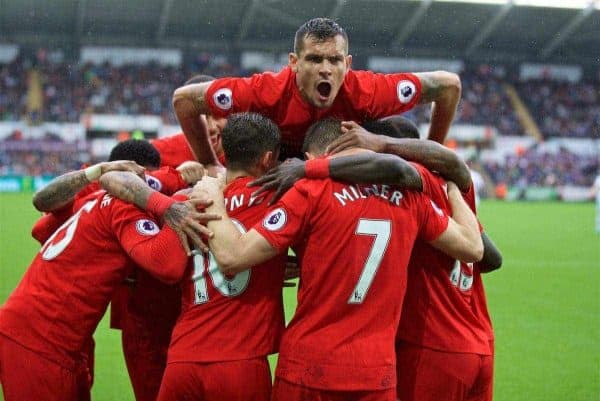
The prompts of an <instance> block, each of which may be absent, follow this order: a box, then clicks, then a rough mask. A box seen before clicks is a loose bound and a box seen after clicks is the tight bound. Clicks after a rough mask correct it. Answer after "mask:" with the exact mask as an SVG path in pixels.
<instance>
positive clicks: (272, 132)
mask: <svg viewBox="0 0 600 401" xmlns="http://www.w3.org/2000/svg"><path fill="white" fill-rule="evenodd" d="M279 146H280V134H279V129H278V128H277V126H275V124H273V122H272V121H270V120H268V119H267V118H265V117H262V116H261V115H259V114H256V113H239V114H234V115H231V116H230V117H229V118H228V122H227V125H226V127H225V129H224V130H223V147H224V150H225V155H226V158H227V162H228V166H227V174H226V182H227V187H226V188H225V194H224V195H225V198H224V199H225V205H226V212H227V214H228V215H229V216H230V218H231V219H233V220H234V221H235V224H236V226H237V229H239V230H241V231H242V232H245V231H246V230H247V229H249V228H250V227H252V226H254V225H255V224H256V223H257V222H259V221H260V220H261V219H262V217H263V215H264V214H265V212H266V210H267V203H266V202H265V201H264V196H261V197H254V196H252V192H253V190H252V189H251V188H248V187H247V185H246V184H247V183H248V182H249V181H250V180H252V179H254V178H255V177H260V176H261V175H262V174H264V172H265V171H267V170H269V169H270V168H271V167H273V166H274V165H275V164H276V163H277V158H278V153H279ZM193 253H194V256H193V258H191V260H190V262H189V264H188V267H187V270H186V273H185V275H184V279H183V281H182V283H181V289H182V313H181V316H180V317H179V319H178V321H177V324H176V325H175V328H174V330H173V336H172V340H171V345H170V347H169V355H168V363H167V369H166V371H165V375H164V377H163V381H162V384H161V389H160V393H159V396H158V400H159V401H176V400H204V401H220V400H237V401H244V400H247V401H268V400H269V399H270V395H271V372H270V369H269V364H268V361H267V355H269V354H272V353H275V352H277V350H278V346H279V341H280V339H281V334H282V332H283V328H284V316H283V300H282V284H283V278H284V275H283V274H284V268H285V262H286V259H287V255H285V254H281V255H279V256H278V257H277V258H274V259H272V260H270V261H268V262H265V263H263V264H262V265H259V266H255V267H253V268H252V269H251V270H247V271H244V272H241V273H239V274H234V275H225V274H223V273H221V271H220V270H219V269H218V267H217V265H216V261H215V258H214V256H213V255H212V254H210V253H204V252H201V251H199V250H195V251H194V252H193Z"/></svg>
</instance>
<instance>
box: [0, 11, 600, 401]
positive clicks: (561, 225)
mask: <svg viewBox="0 0 600 401" xmlns="http://www.w3.org/2000/svg"><path fill="white" fill-rule="evenodd" d="M316 16H328V17H331V18H335V19H336V20H337V21H338V22H339V23H340V24H341V25H342V26H343V27H344V28H345V29H346V30H347V32H348V34H349V38H350V53H351V54H352V55H353V57H354V58H353V60H354V64H353V68H354V69H371V70H375V71H381V72H396V71H412V72H418V71H430V70H437V69H442V70H447V71H453V72H456V73H458V74H460V77H461V80H462V88H463V92H462V100H461V102H460V105H459V108H458V113H457V117H456V119H455V122H454V124H453V126H452V128H451V130H450V135H449V138H448V141H447V143H446V145H447V146H449V147H451V148H453V149H455V150H456V151H457V152H459V153H460V154H461V155H462V156H463V157H464V159H465V160H466V161H468V163H469V165H470V167H471V169H472V171H473V175H474V179H475V182H476V184H477V186H478V193H479V195H480V196H481V197H482V198H483V199H485V198H488V199H490V200H484V201H483V202H482V204H481V214H480V215H481V220H482V222H483V224H484V226H485V227H486V229H487V230H488V232H489V233H491V235H492V237H493V238H494V239H495V240H496V242H497V243H498V245H499V247H500V248H501V250H502V251H503V253H504V267H503V269H502V270H501V271H499V272H498V273H493V274H492V275H490V277H489V278H486V285H487V292H488V297H489V303H490V309H491V312H492V316H493V320H494V323H495V327H496V335H497V340H496V346H497V357H496V387H495V388H496V393H495V394H496V397H495V399H496V400H511V401H514V400H544V401H547V400H561V401H567V400H568V401H572V400H581V401H584V400H585V401H587V400H600V317H599V316H600V275H599V272H600V240H599V239H600V236H599V235H597V234H596V233H595V232H594V207H593V205H592V203H591V200H592V199H593V192H592V191H591V189H590V188H591V186H592V184H593V182H594V180H595V178H596V177H597V176H598V173H599V169H600V1H589V0H562V1H552V0H545V1H536V0H512V1H510V0H483V1H441V0H440V1H433V0H424V1H413V0H381V1H379V0H378V1H375V0H303V1H293V0H195V1H192V0H128V1H122V0H97V1H94V0H52V1H47V0H0V192H2V194H0V243H1V248H0V301H3V300H4V299H5V298H6V296H8V294H9V293H10V292H11V291H12V289H13V288H14V286H15V285H16V283H17V282H18V280H19V279H20V276H21V274H22V271H23V269H24V268H25V267H26V266H27V264H28V263H29V260H31V257H32V255H33V254H34V253H35V252H36V251H37V249H38V248H37V247H36V245H35V243H34V242H33V241H32V240H31V238H30V237H29V229H30V227H31V224H32V223H33V221H34V220H35V218H37V217H38V216H39V214H37V213H36V212H35V211H34V210H33V207H32V206H31V204H30V200H31V191H33V190H36V189H39V188H40V187H41V186H43V185H45V184H46V183H47V182H48V181H49V180H50V179H51V178H52V177H54V176H56V175H59V174H62V173H64V172H66V171H69V170H72V169H78V168H79V167H80V166H81V164H82V163H90V162H93V161H96V160H102V159H104V158H105V157H106V156H107V154H108V152H109V150H110V149H111V148H112V146H113V145H114V144H115V143H116V142H117V141H119V140H123V139H126V138H130V137H142V136H143V137H145V138H154V137H161V136H166V135H170V134H173V133H176V132H179V131H180V128H179V127H178V125H177V121H176V119H175V116H174V113H173V110H172V107H171V95H172V93H173V91H174V89H176V88H177V87H178V86H180V85H181V84H182V83H183V82H184V81H186V80H187V79H188V78H190V77H191V76H192V75H194V74H198V73H203V74H210V75H213V76H216V77H220V76H247V75H249V74H252V73H254V72H259V71H265V70H275V71H276V70H278V69H280V68H281V67H282V66H284V65H285V64H287V54H288V52H289V51H291V49H292V45H293V35H294V33H295V31H296V29H297V28H298V27H299V26H300V25H301V24H302V23H303V22H304V21H306V20H307V19H310V18H312V17H316ZM406 116H407V117H409V118H411V119H413V120H414V121H416V122H417V123H418V124H419V125H420V127H421V128H422V132H423V133H426V132H427V124H428V122H429V118H430V112H429V108H428V107H420V108H417V109H415V110H413V111H411V112H409V113H407V114H406ZM491 199H495V200H491ZM534 201H535V202H534ZM567 202H569V203H567ZM574 202H576V203H574ZM286 291H290V290H286ZM287 296H288V298H289V299H290V300H291V301H290V303H288V304H287V306H288V308H289V311H288V312H289V313H291V311H292V310H293V302H294V300H293V299H294V294H292V293H289V294H288V295H287ZM105 326H106V325H105V323H103V326H101V329H99V330H98V332H97V335H96V339H97V341H98V351H97V363H98V368H97V378H96V384H95V386H94V396H95V399H99V400H130V399H131V397H132V395H131V390H130V386H129V385H128V379H127V375H126V373H125V371H124V368H123V361H122V356H121V353H120V349H119V338H118V333H116V332H114V331H109V330H108V329H107V328H106V327H105ZM0 398H1V396H0Z"/></svg>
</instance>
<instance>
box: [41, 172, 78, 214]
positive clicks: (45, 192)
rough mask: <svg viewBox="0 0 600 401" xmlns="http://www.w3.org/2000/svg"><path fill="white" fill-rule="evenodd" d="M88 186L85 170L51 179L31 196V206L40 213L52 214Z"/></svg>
mask: <svg viewBox="0 0 600 401" xmlns="http://www.w3.org/2000/svg"><path fill="white" fill-rule="evenodd" d="M88 184H90V180H88V178H87V177H86V174H85V170H77V171H72V172H70V173H66V174H63V175H61V176H59V177H56V178H55V179H53V180H52V181H51V182H50V183H49V184H48V185H47V186H45V187H44V188H42V189H41V190H39V191H38V192H36V193H35V195H33V206H35V208H36V209H37V210H39V211H41V212H52V211H54V210H57V209H60V208H61V207H64V206H66V205H67V204H69V203H70V202H72V201H73V198H74V197H75V195H76V194H77V192H79V191H81V190H82V189H83V188H85V186H86V185H88Z"/></svg>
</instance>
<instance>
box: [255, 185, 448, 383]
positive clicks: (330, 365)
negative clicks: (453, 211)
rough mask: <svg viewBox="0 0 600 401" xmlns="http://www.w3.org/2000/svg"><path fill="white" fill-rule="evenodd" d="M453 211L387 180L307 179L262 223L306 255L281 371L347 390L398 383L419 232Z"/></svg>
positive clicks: (428, 235)
mask: <svg viewBox="0 0 600 401" xmlns="http://www.w3.org/2000/svg"><path fill="white" fill-rule="evenodd" d="M447 224H448V217H447V215H445V214H444V213H443V212H442V211H441V210H440V209H438V208H437V206H435V205H434V204H433V203H432V201H431V200H430V199H429V198H427V197H426V196H424V195H422V194H420V193H416V192H409V191H400V190H399V189H396V188H394V187H391V186H387V185H349V184H344V183H338V182H334V181H332V180H301V181H299V182H297V183H296V184H295V186H294V187H293V188H292V189H290V190H289V191H288V192H287V193H286V194H285V195H284V196H283V198H282V199H281V200H280V201H279V202H278V203H277V204H276V205H275V206H274V208H273V209H272V210H271V211H270V212H269V213H268V214H267V215H266V216H265V218H264V219H263V221H262V222H261V223H259V224H257V225H256V226H254V229H255V230H257V231H258V232H259V233H260V234H261V235H262V236H263V237H264V238H265V239H267V241H269V242H270V243H271V245H272V246H273V247H275V248H277V249H281V250H284V249H286V248H287V247H288V246H290V245H292V246H293V248H294V249H295V251H296V254H297V255H298V257H299V259H300V266H301V272H300V285H299V288H298V307H297V309H296V313H295V315H294V317H293V319H292V320H291V322H290V323H289V325H288V327H287V329H286V331H285V333H284V335H283V339H282V342H281V347H280V351H279V361H278V364H277V370H276V375H277V377H280V378H282V379H284V380H287V381H289V382H292V383H297V384H301V385H303V386H307V387H311V388H316V389H326V390H344V391H363V390H383V389H389V388H393V387H395V385H396V371H395V361H396V360H395V352H394V337H395V334H396V328H397V324H398V322H399V320H400V310H401V308H402V298H403V295H404V291H405V289H406V267H407V265H408V259H409V257H410V252H411V250H412V247H413V243H414V242H415V240H417V238H421V239H423V240H425V241H432V240H434V239H436V238H437V237H438V236H439V235H441V234H442V233H443V232H444V231H445V229H446V227H447Z"/></svg>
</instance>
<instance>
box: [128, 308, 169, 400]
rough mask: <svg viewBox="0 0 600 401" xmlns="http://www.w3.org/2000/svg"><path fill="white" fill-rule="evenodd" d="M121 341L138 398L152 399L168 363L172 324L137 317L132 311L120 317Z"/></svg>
mask: <svg viewBox="0 0 600 401" xmlns="http://www.w3.org/2000/svg"><path fill="white" fill-rule="evenodd" d="M120 323H121V341H122V344H123V355H124V356H125V364H126V365H127V371H128V372H129V378H130V379H131V386H132V387H133V393H134V394H135V399H136V400H137V401H155V400H156V397H157V395H158V389H159V388H160V382H161V381H162V377H163V373H164V371H165V368H166V366H167V351H168V349H169V343H170V341H171V332H172V330H173V327H172V326H170V327H166V326H164V325H163V323H164V322H162V320H161V319H156V320H154V321H151V320H148V319H143V318H139V317H138V316H136V315H134V314H132V313H125V314H124V315H123V316H122V317H121V321H120Z"/></svg>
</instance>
